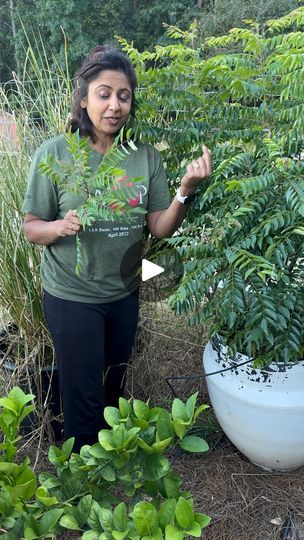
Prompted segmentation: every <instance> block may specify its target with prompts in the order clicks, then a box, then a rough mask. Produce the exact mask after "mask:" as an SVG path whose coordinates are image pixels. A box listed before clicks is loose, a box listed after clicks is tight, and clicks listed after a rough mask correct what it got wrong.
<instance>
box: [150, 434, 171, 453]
mask: <svg viewBox="0 0 304 540" xmlns="http://www.w3.org/2000/svg"><path fill="white" fill-rule="evenodd" d="M171 442H172V437H169V439H164V440H163V441H159V442H156V443H153V444H152V448H153V450H154V452H156V453H162V452H163V451H164V450H165V449H166V448H167V447H168V446H169V445H170V444H171Z"/></svg>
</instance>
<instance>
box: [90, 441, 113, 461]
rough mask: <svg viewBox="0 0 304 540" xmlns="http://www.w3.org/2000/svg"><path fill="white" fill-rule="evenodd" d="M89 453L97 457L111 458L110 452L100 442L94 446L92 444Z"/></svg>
mask: <svg viewBox="0 0 304 540" xmlns="http://www.w3.org/2000/svg"><path fill="white" fill-rule="evenodd" d="M89 454H90V455H91V456H93V457H95V458H97V459H106V460H108V459H109V454H108V452H107V451H106V450H105V449H104V448H102V447H101V445H100V444H99V443H96V444H93V446H90V448H89Z"/></svg>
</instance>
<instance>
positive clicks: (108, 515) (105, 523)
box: [98, 507, 113, 531]
mask: <svg viewBox="0 0 304 540" xmlns="http://www.w3.org/2000/svg"><path fill="white" fill-rule="evenodd" d="M98 519H99V523H100V525H101V526H102V528H103V529H104V530H105V531H107V530H108V531H110V530H111V529H112V521H113V515H112V512H111V510H108V509H107V508H103V507H101V508H99V512H98Z"/></svg>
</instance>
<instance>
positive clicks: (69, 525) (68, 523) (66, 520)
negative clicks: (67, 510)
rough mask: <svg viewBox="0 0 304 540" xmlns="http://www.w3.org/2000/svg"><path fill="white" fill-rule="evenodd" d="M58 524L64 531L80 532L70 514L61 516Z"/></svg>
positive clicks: (76, 522) (75, 520)
mask: <svg viewBox="0 0 304 540" xmlns="http://www.w3.org/2000/svg"><path fill="white" fill-rule="evenodd" d="M59 524H60V525H61V527H64V528H65V529H70V530H71V531H80V530H81V527H79V524H78V521H77V519H76V518H75V516H72V515H71V514H66V515H65V516H62V517H61V518H60V520H59Z"/></svg>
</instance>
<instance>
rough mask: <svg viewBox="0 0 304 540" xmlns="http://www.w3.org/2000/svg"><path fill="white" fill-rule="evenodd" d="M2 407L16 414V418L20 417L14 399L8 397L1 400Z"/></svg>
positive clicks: (0, 405)
mask: <svg viewBox="0 0 304 540" xmlns="http://www.w3.org/2000/svg"><path fill="white" fill-rule="evenodd" d="M0 407H4V408H5V409H8V410H9V411H11V412H12V413H14V415H15V416H17V415H18V405H17V403H15V401H14V400H13V399H10V398H8V397H4V398H0Z"/></svg>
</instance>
